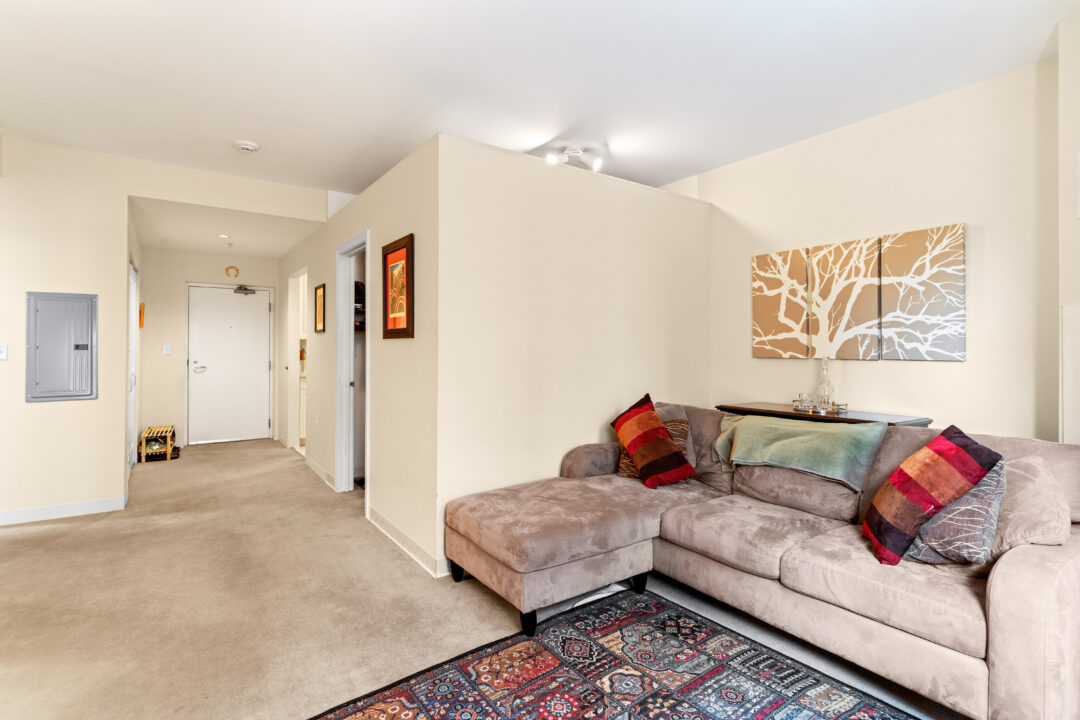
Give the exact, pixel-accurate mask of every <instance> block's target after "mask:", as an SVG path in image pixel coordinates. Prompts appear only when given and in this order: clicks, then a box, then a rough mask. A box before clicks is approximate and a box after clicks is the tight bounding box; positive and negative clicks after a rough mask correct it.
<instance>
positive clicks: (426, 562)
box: [368, 507, 450, 577]
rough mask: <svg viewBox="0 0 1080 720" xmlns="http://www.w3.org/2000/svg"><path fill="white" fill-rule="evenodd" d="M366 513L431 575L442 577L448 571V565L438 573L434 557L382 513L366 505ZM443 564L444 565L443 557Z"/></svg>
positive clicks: (437, 565)
mask: <svg viewBox="0 0 1080 720" xmlns="http://www.w3.org/2000/svg"><path fill="white" fill-rule="evenodd" d="M368 514H369V517H368V519H369V520H370V521H371V524H372V525H374V526H375V527H377V528H379V530H381V531H382V533H383V535H386V537H388V538H390V539H391V540H393V541H394V544H395V545H397V546H398V547H399V548H401V549H402V550H404V551H405V554H407V555H408V556H409V557H411V558H412V559H413V560H415V561H416V562H418V563H419V564H420V566H421V567H422V568H424V569H425V570H427V571H428V572H429V573H430V574H431V576H432V577H442V575H445V574H447V573H449V572H450V570H449V567H448V566H446V568H445V572H443V573H441V574H440V573H439V564H438V563H437V562H436V561H435V558H433V557H431V555H429V554H427V553H426V552H424V550H423V549H422V548H421V547H420V546H419V545H417V544H416V543H414V542H413V541H412V540H411V539H410V538H409V537H408V536H407V535H406V534H405V533H403V532H401V530H399V529H398V528H397V526H395V525H394V523H392V522H390V521H389V520H387V519H386V518H384V517H383V516H382V515H380V514H379V512H378V511H377V510H373V509H372V508H371V507H368ZM443 565H444V566H445V565H446V563H445V558H444V563H443Z"/></svg>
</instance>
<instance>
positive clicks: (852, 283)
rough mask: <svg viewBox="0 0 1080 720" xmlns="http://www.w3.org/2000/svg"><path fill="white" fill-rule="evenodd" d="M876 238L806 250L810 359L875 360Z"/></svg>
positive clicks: (877, 347)
mask: <svg viewBox="0 0 1080 720" xmlns="http://www.w3.org/2000/svg"><path fill="white" fill-rule="evenodd" d="M878 262H879V248H878V238H876V237H875V238H866V239H864V240H851V241H849V242H842V243H836V244H833V245H818V246H817V247H813V248H810V350H811V356H812V357H815V358H823V357H828V358H839V359H841V360H877V359H878V358H879V356H880V352H881V325H880V318H881V313H880V308H879V307H878V267H879V265H878Z"/></svg>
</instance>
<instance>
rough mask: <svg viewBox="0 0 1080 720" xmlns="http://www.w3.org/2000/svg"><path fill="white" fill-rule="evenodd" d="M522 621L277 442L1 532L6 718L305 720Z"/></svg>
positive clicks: (147, 477)
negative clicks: (389, 529)
mask: <svg viewBox="0 0 1080 720" xmlns="http://www.w3.org/2000/svg"><path fill="white" fill-rule="evenodd" d="M519 629H520V626H519V625H518V616H517V613H516V611H514V609H513V608H512V607H510V606H509V605H508V604H507V603H505V602H503V601H502V600H500V599H499V598H498V597H497V596H496V595H494V594H493V593H491V592H489V591H488V590H486V589H485V588H484V587H483V586H481V585H480V584H479V583H476V582H467V583H461V584H454V583H453V582H452V581H451V580H450V578H449V577H447V578H443V579H440V580H434V579H432V578H431V576H430V575H428V574H427V572H426V571H424V570H423V569H422V568H420V566H419V565H417V564H416V563H415V562H414V561H413V560H412V559H411V558H409V557H408V556H407V555H406V554H405V553H404V552H403V551H402V550H400V549H399V548H398V547H397V546H396V545H395V544H394V543H393V542H391V541H390V540H389V539H387V538H386V537H385V536H384V535H383V534H382V533H380V532H379V531H378V530H376V529H375V528H374V527H373V526H371V525H370V524H369V523H368V522H367V521H366V520H364V512H363V495H362V493H361V492H360V491H355V492H351V493H345V494H335V493H334V492H333V491H332V490H330V488H328V487H327V486H326V485H325V484H324V483H323V482H322V481H321V480H319V479H318V478H317V477H316V476H315V475H314V474H312V473H311V472H310V471H308V470H307V469H306V468H305V466H304V462H303V458H301V457H300V456H299V455H298V454H297V453H295V452H293V451H291V450H286V449H284V448H282V447H281V446H280V445H277V444H276V443H273V442H271V441H251V442H243V443H228V444H222V445H203V446H195V447H188V448H185V449H184V450H183V453H182V456H181V459H180V460H179V461H177V462H168V463H165V462H156V463H148V464H145V465H136V467H135V470H134V472H133V475H132V483H131V498H130V502H129V505H128V509H127V510H124V511H121V512H116V513H108V514H103V515H92V516H86V517H81V518H71V519H67V520H57V521H47V522H41V523H33V524H29V525H22V526H16V527H8V528H0V717H3V718H29V717H34V718H61V717H62V718H139V719H142V718H173V717H184V718H199V719H201V718H289V719H290V720H295V719H297V718H306V717H309V716H311V715H313V714H315V713H317V712H319V711H321V710H325V709H328V708H330V707H332V706H334V705H337V704H338V703H341V702H344V701H346V700H349V699H351V698H353V697H355V696H357V695H360V694H363V693H365V692H368V691H370V690H373V689H375V688H378V687H381V686H382V685H385V684H387V683H390V682H392V681H394V680H397V679H399V678H401V677H404V676H406V675H408V674H410V673H413V672H415V671H417V670H420V669H422V668H425V667H428V666H430V665H433V664H435V663H437V662H441V661H443V660H446V659H448V658H450V657H453V656H454V655H457V654H459V653H462V652H465V651H467V650H469V649H472V648H474V647H476V646H478V645H481V644H483V643H485V642H489V641H491V640H494V639H496V638H500V637H503V636H505V635H508V634H510V633H513V632H516V631H517V630H519Z"/></svg>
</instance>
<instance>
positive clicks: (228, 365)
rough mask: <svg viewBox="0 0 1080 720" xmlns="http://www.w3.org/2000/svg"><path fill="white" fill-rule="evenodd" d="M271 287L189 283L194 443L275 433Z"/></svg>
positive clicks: (190, 429)
mask: <svg viewBox="0 0 1080 720" xmlns="http://www.w3.org/2000/svg"><path fill="white" fill-rule="evenodd" d="M270 309H271V308H270V291H269V290H256V291H255V292H254V293H253V294H251V295H243V294H240V293H237V292H234V291H233V289H232V288H218V287H203V286H197V285H192V286H190V287H188V443H189V444H194V443H209V442H226V441H229V440H252V439H254V438H268V437H270V323H271V313H270Z"/></svg>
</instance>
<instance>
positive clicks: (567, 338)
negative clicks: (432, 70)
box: [432, 135, 712, 572]
mask: <svg viewBox="0 0 1080 720" xmlns="http://www.w3.org/2000/svg"><path fill="white" fill-rule="evenodd" d="M709 212H710V208H709V206H708V205H707V204H706V203H702V202H699V201H696V200H688V199H686V198H681V197H677V196H675V195H672V194H669V193H665V192H662V191H658V190H656V189H653V188H649V187H645V186H643V185H638V184H636V183H631V182H626V181H623V180H619V179H616V178H612V177H608V176H606V175H598V174H593V173H590V172H588V171H583V170H579V169H576V168H572V167H564V166H552V165H548V164H547V163H545V162H544V161H543V160H542V159H540V158H535V157H529V156H525V155H521V154H519V153H513V152H508V151H505V150H500V149H497V148H493V147H490V146H488V145H483V144H480V143H476V142H472V141H469V140H464V139H461V138H457V137H452V136H446V135H444V136H442V142H441V143H440V146H439V313H440V319H439V354H438V373H439V375H438V377H439V380H438V417H439V422H438V438H439V446H438V506H437V510H436V513H435V515H434V517H433V518H432V520H433V526H434V528H435V531H436V532H435V535H436V543H437V544H436V546H435V554H436V556H437V557H438V558H439V560H440V568H439V569H440V572H445V571H446V569H445V566H444V562H445V561H444V559H443V526H444V523H443V520H444V508H445V507H446V503H447V502H449V501H450V500H453V499H454V498H457V497H461V496H463V495H466V494H469V493H473V492H479V491H482V490H488V489H492V488H497V487H503V486H506V485H513V484H516V483H521V482H526V481H530V480H538V479H541V478H545V477H552V476H554V475H557V474H558V471H559V463H560V460H561V459H562V456H563V454H564V453H566V451H568V450H570V449H571V448H572V447H574V446H576V445H580V444H583V443H588V442H597V441H603V440H610V439H614V435H613V433H612V431H611V427H610V425H609V422H610V421H611V419H612V418H613V417H615V415H616V414H618V412H619V411H621V410H624V409H625V408H626V407H627V406H629V405H630V403H632V402H634V401H636V400H637V399H638V398H640V397H641V396H642V395H643V394H644V393H646V392H649V393H651V394H652V396H653V398H654V399H655V400H661V401H670V402H682V403H691V404H697V405H707V404H708V403H709V402H710V399H711V398H710V395H709V335H710V329H709V328H710V320H709V312H710V308H709V292H710V287H711V285H712V278H711V277H710V271H709Z"/></svg>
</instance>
